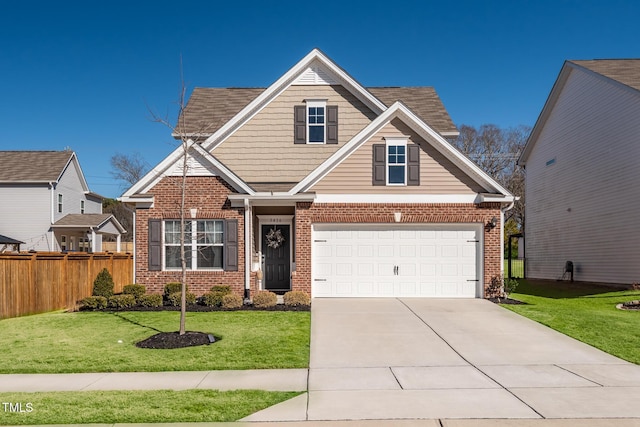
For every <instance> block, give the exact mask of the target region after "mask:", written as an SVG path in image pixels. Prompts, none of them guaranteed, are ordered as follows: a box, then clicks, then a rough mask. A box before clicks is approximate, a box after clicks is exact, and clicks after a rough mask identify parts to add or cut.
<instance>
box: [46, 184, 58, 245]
mask: <svg viewBox="0 0 640 427" xmlns="http://www.w3.org/2000/svg"><path fill="white" fill-rule="evenodd" d="M49 187H51V218H50V220H51V225H53V223H54V222H55V205H56V193H55V187H54V185H53V181H50V182H49ZM50 234H51V243H49V244H48V245H47V246H49V250H50V251H53V250H55V248H56V245H55V241H56V235H55V233H54V232H53V229H51V232H50Z"/></svg>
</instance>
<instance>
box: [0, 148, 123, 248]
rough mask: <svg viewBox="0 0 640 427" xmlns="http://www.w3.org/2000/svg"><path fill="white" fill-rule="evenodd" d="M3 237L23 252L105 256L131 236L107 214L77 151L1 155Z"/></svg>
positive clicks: (16, 152) (13, 152)
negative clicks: (106, 248)
mask: <svg viewBox="0 0 640 427" xmlns="http://www.w3.org/2000/svg"><path fill="white" fill-rule="evenodd" d="M0 165H1V166H0V200H2V202H1V203H0V234H2V235H6V236H9V237H11V238H12V239H15V240H18V241H20V244H21V245H20V246H21V249H22V250H35V251H85V252H100V251H101V250H102V236H103V235H105V234H106V235H111V236H115V237H116V239H117V241H118V242H119V241H120V235H121V234H122V233H124V232H125V230H124V229H123V228H122V226H121V225H120V224H119V223H118V221H117V220H116V219H115V218H114V217H113V215H107V214H103V213H102V196H100V195H98V194H95V193H92V192H91V191H89V187H88V186H87V182H86V181H85V179H84V175H83V174H82V169H81V168H80V163H79V162H78V158H77V157H76V154H75V153H74V152H71V151H0Z"/></svg>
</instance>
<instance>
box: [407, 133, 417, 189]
mask: <svg viewBox="0 0 640 427" xmlns="http://www.w3.org/2000/svg"><path fill="white" fill-rule="evenodd" d="M407 185H420V147H419V146H418V145H417V144H411V143H409V144H407Z"/></svg>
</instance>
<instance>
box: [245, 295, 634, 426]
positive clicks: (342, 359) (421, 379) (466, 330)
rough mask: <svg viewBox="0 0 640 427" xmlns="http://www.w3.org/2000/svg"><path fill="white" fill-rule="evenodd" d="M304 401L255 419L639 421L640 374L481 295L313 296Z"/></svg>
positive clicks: (629, 364)
mask: <svg viewBox="0 0 640 427" xmlns="http://www.w3.org/2000/svg"><path fill="white" fill-rule="evenodd" d="M311 316H312V320H311V361H310V370H309V384H308V390H309V391H308V393H307V395H306V396H299V397H298V398H296V399H294V400H295V402H293V401H290V402H289V403H288V404H287V405H283V406H282V407H280V408H279V405H276V406H275V407H272V408H268V409H266V410H265V411H262V412H259V413H257V414H253V415H252V416H250V417H249V418H248V420H252V421H271V420H276V419H278V418H286V419H287V420H291V421H294V420H366V419H438V418H440V419H464V418H494V419H495V418H507V419H515V418H520V419H526V418H530V419H541V418H639V420H638V422H639V423H640V405H638V404H637V403H638V402H640V366H637V365H634V364H631V363H627V362H625V361H623V360H621V359H618V358H615V357H613V356H611V355H609V354H606V353H604V352H602V351H600V350H597V349H595V348H593V347H590V346H588V345H586V344H583V343H581V342H578V341H576V340H574V339H572V338H569V337H567V336H565V335H563V334H560V333H558V332H555V331H553V330H551V329H549V328H547V327H545V326H542V325H540V324H538V323H536V322H533V321H531V320H528V319H526V318H524V317H521V316H519V315H517V314H515V313H512V312H510V311H508V310H506V309H504V308H501V307H499V306H497V305H495V304H493V303H491V302H489V301H486V300H478V299H455V300H451V299H422V298H407V299H396V298H378V299H359V298H349V299H314V301H313V308H312V314H311Z"/></svg>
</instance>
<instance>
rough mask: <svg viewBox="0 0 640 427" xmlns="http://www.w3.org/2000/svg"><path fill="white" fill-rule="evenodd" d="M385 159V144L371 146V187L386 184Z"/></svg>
mask: <svg viewBox="0 0 640 427" xmlns="http://www.w3.org/2000/svg"><path fill="white" fill-rule="evenodd" d="M386 157H387V146H386V145H385V144H373V172H372V175H373V176H372V178H373V185H386V184H387V178H386V176H387V174H386V170H385V169H386V166H387V162H386V161H385V160H386Z"/></svg>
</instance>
